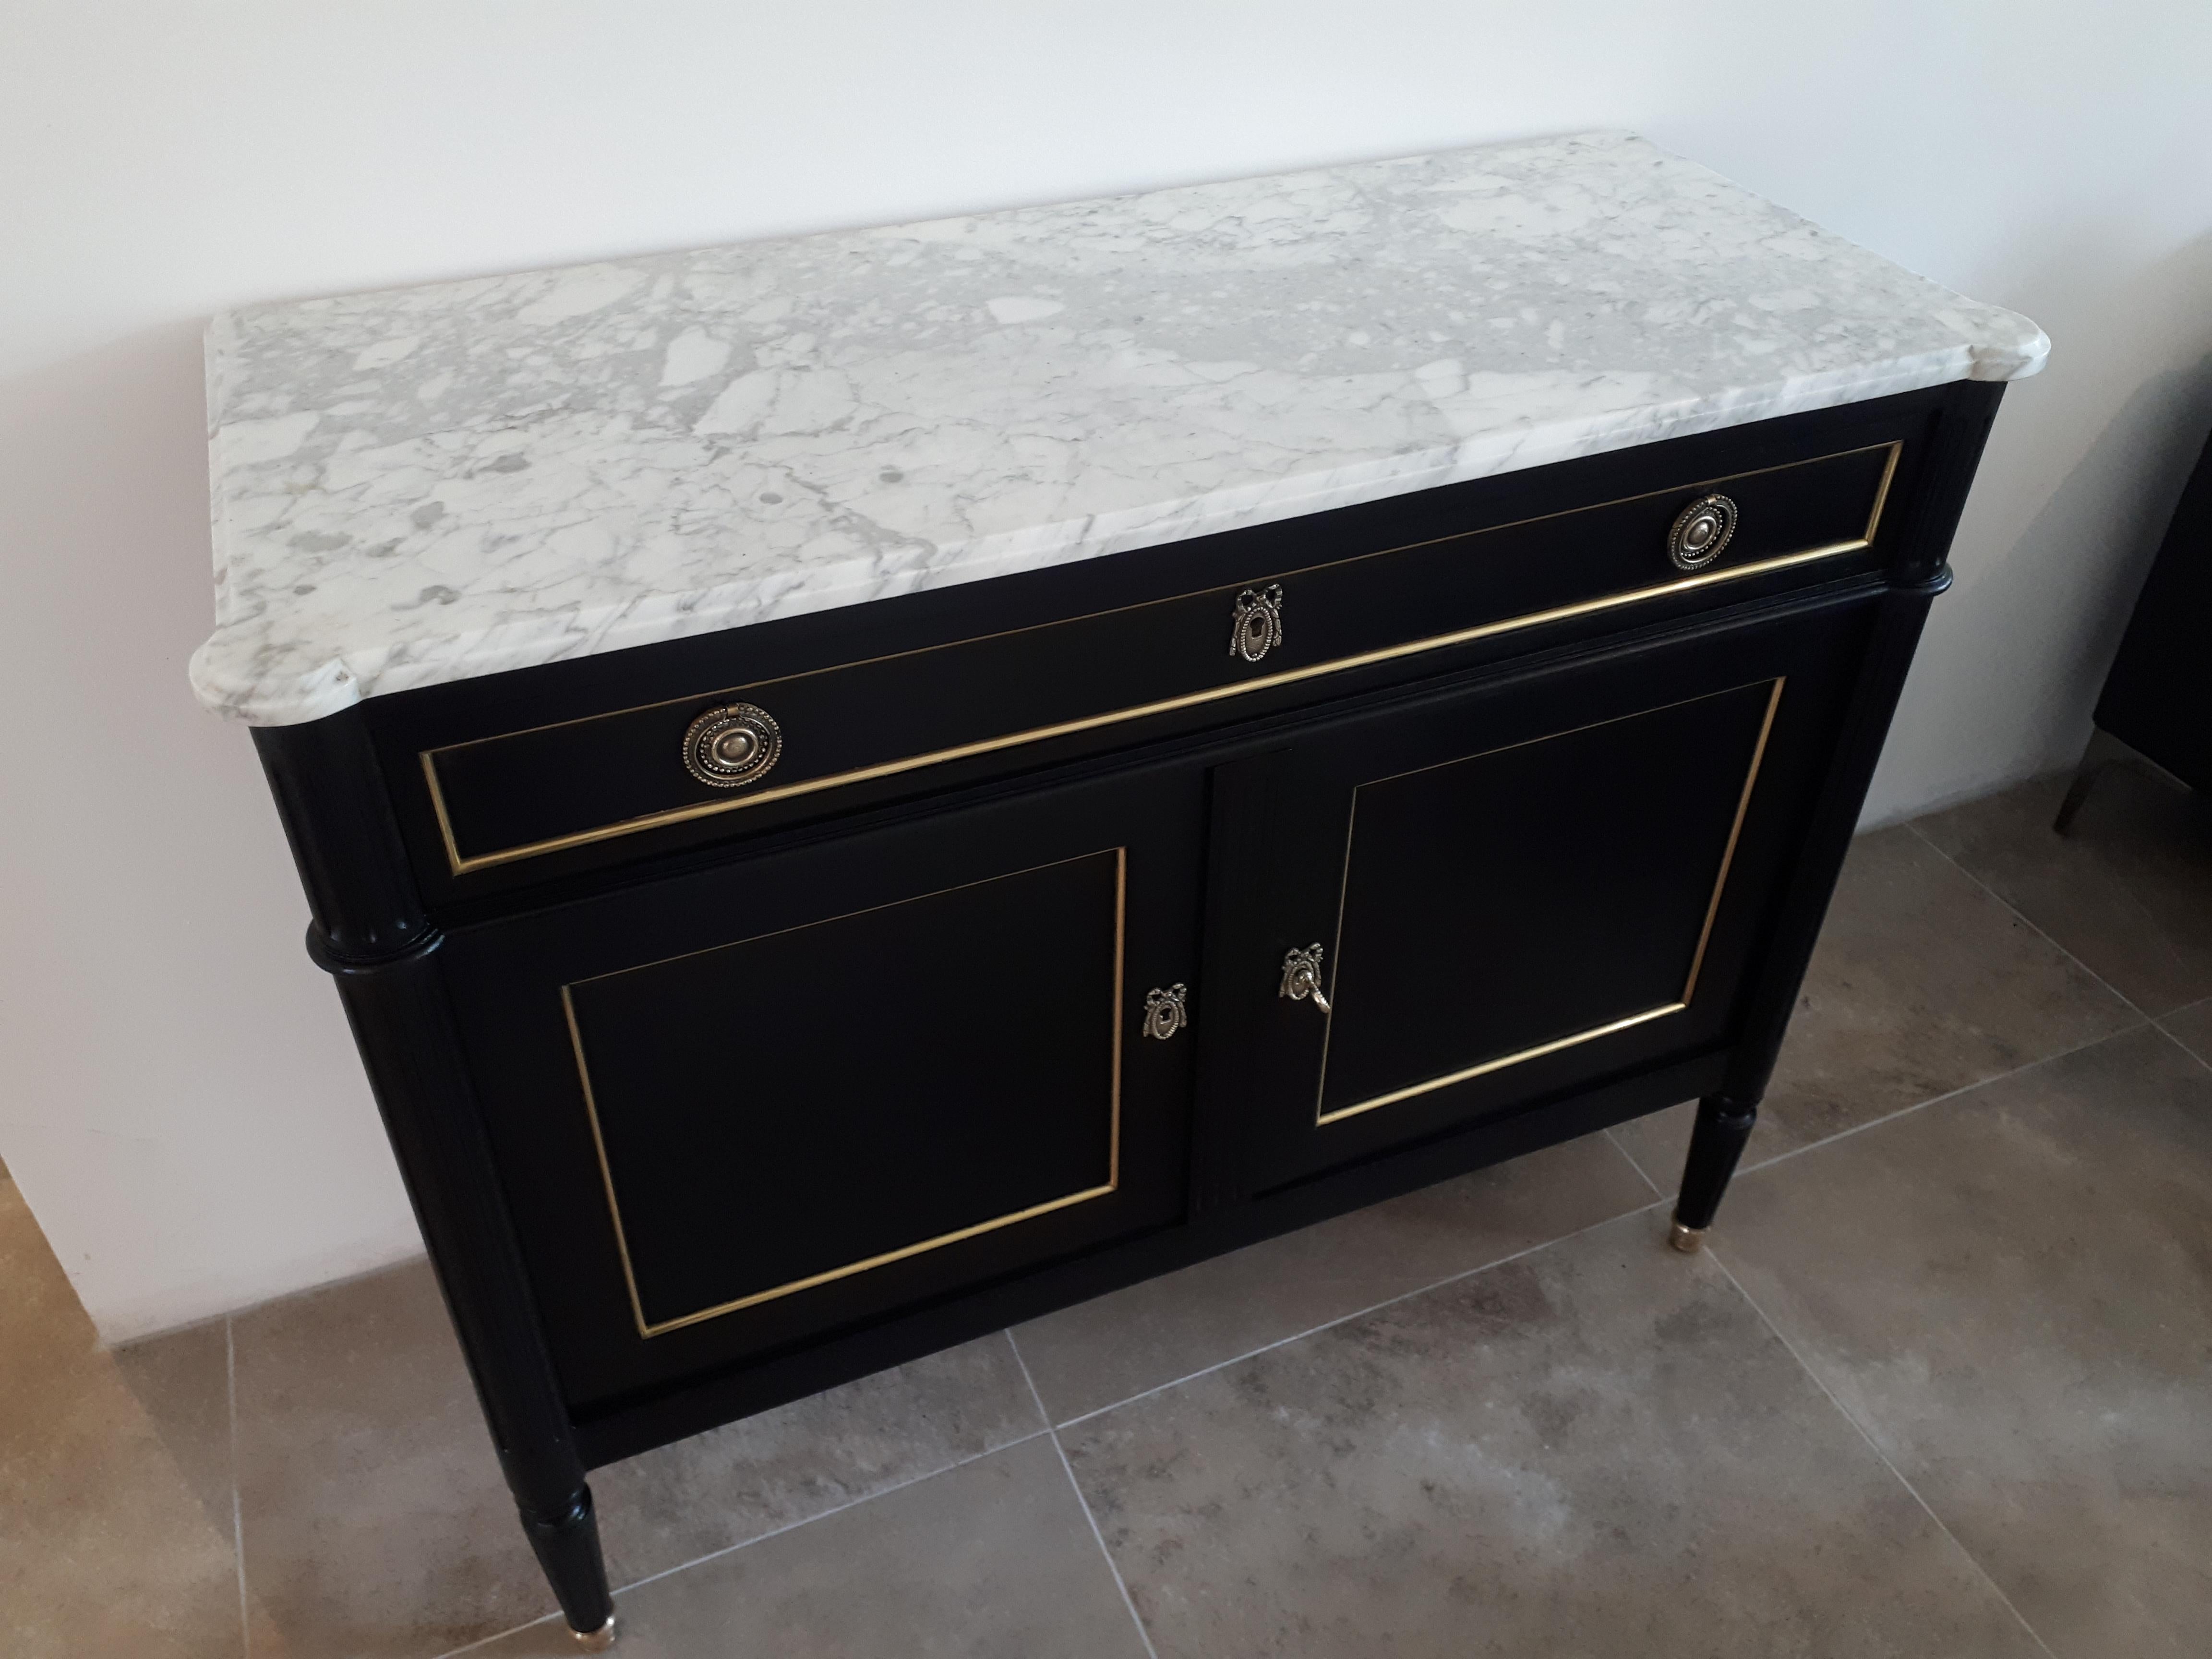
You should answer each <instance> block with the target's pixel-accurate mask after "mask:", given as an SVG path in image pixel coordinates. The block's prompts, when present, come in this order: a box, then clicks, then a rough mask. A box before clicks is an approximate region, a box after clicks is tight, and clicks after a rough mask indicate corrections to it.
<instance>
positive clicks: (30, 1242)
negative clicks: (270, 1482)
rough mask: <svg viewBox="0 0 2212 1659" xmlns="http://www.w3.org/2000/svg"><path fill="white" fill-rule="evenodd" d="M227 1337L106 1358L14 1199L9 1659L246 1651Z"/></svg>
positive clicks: (0, 1220) (145, 1658)
mask: <svg viewBox="0 0 2212 1659" xmlns="http://www.w3.org/2000/svg"><path fill="white" fill-rule="evenodd" d="M227 1367H228V1358H227V1355H226V1352H225V1349H224V1341H223V1330H222V1326H221V1325H220V1324H217V1325H210V1326H204V1327H202V1328H199V1329H197V1330H192V1331H186V1332H183V1333H180V1334H178V1335H175V1336H171V1337H166V1338H163V1339H161V1340H159V1341H156V1342H151V1343H146V1344H142V1345H141V1346H139V1347H138V1348H137V1349H135V1350H128V1351H125V1352H121V1353H107V1352H102V1351H101V1350H100V1346H99V1345H98V1340H97V1339H96V1338H95V1336H94V1333H93V1328H92V1322H91V1321H90V1320H89V1319H88V1318H87V1317H86V1316H85V1314H84V1310H82V1308H81V1307H80V1306H79V1305H78V1304H77V1300H76V1293H75V1292H74V1291H71V1290H70V1285H69V1281H68V1279H66V1278H64V1276H63V1273H62V1270H61V1267H60V1264H59V1263H58V1262H57V1261H55V1260H54V1257H53V1253H52V1250H50V1249H48V1248H47V1246H46V1239H45V1237H44V1236H43V1235H41V1234H40V1231H39V1229H38V1226H37V1224H36V1223H35V1222H34V1221H33V1219H32V1218H31V1213H30V1211H29V1209H28V1207H27V1206H26V1205H25V1204H24V1202H23V1200H22V1198H21V1194H19V1193H18V1192H17V1191H16V1189H15V1184H14V1183H13V1182H0V1651H4V1652H5V1653H6V1654H7V1655H8V1656H9V1659H48V1656H52V1659H63V1656H67V1659H105V1656H117V1659H123V1656H128V1659H163V1656H169V1655H174V1656H178V1659H210V1656H228V1655H235V1654H239V1653H240V1652H242V1651H243V1649H244V1635H243V1632H242V1629H241V1626H240V1613H239V1594H238V1559H237V1556H236V1554H235V1553H234V1549H233V1546H232V1540H233V1536H234V1530H233V1526H232V1517H231V1503H230V1472H229V1434H230V1424H229V1392H228V1390H229V1383H228V1372H227Z"/></svg>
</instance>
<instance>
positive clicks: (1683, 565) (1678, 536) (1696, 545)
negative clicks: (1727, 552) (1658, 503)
mask: <svg viewBox="0 0 2212 1659" xmlns="http://www.w3.org/2000/svg"><path fill="white" fill-rule="evenodd" d="M1733 535H1735V502H1734V501H1730V500H1729V498H1728V497H1727V496H1725V495H1700V496H1699V497H1698V499H1697V500H1695V501H1692V502H1691V503H1690V504H1689V505H1688V506H1687V507H1684V508H1683V509H1682V511H1681V514H1680V517H1678V518H1677V519H1676V520H1674V528H1673V529H1672V530H1669V531H1668V532H1667V556H1668V558H1669V559H1670V560H1672V561H1673V562H1674V568H1675V569H1677V570H1703V569H1704V568H1705V567H1706V566H1707V565H1709V564H1711V562H1713V561H1714V560H1715V559H1717V558H1718V557H1720V556H1721V553H1722V551H1723V550H1724V549H1725V548H1726V547H1727V546H1728V544H1729V537H1731V536H1733Z"/></svg>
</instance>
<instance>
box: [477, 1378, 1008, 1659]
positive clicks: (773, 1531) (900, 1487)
mask: <svg viewBox="0 0 2212 1659" xmlns="http://www.w3.org/2000/svg"><path fill="white" fill-rule="evenodd" d="M1018 1357H1019V1356H1017V1358H1018ZM1049 1432H1050V1431H1049V1430H1048V1429H1032V1430H1030V1432H1029V1433H1027V1434H1021V1435H1016V1436H1015V1437H1013V1438H1012V1440H1008V1441H1006V1442H1004V1443H1001V1444H999V1445H996V1446H987V1447H985V1448H984V1449H982V1450H981V1451H979V1452H970V1453H969V1455H967V1456H965V1457H960V1458H955V1459H954V1460H953V1461H952V1462H950V1463H946V1464H944V1465H942V1466H941V1467H939V1468H933V1469H925V1470H923V1471H922V1472H921V1474H915V1475H909V1476H908V1477H907V1478H906V1479H905V1480H896V1481H893V1482H892V1483H891V1484H890V1486H880V1487H878V1488H877V1489H876V1490H875V1491H874V1492H862V1493H861V1494H860V1496H859V1497H858V1498H847V1499H846V1500H845V1501H844V1502H843V1503H842V1504H832V1505H831V1506H830V1507H829V1508H828V1509H826V1510H819V1511H817V1513H815V1514H813V1515H804V1516H799V1519H798V1520H796V1521H787V1522H784V1523H783V1524H782V1525H781V1526H780V1527H771V1528H769V1530H768V1531H766V1532H763V1533H757V1534H754V1535H753V1536H752V1537H750V1538H740V1539H739V1540H738V1541H737V1542H736V1543H734V1544H725V1545H723V1546H722V1547H720V1549H714V1550H708V1552H707V1553H705V1554H704V1555H695V1556H693V1557H692V1558H691V1559H690V1560H688V1561H679V1562H678V1563H677V1564H676V1565H674V1566H672V1567H663V1568H661V1569H660V1570H659V1571H658V1572H648V1573H647V1574H646V1575H645V1576H644V1577H641V1578H633V1579H630V1580H629V1581H628V1582H627V1583H620V1584H617V1585H615V1586H613V1588H612V1589H611V1592H610V1593H611V1594H612V1595H629V1593H630V1591H632V1590H635V1589H644V1588H645V1587H646V1586H647V1584H657V1583H659V1582H660V1581H661V1580H662V1579H664V1578H673V1577H675V1576H676V1575H677V1574H678V1573H679V1572H689V1571H691V1569H692V1568H694V1567H703V1566H705V1565H707V1564H708V1562H710V1561H719V1560H720V1559H722V1558H723V1557H724V1556H726V1555H735V1554H736V1553H738V1551H739V1550H748V1549H750V1548H751V1547H753V1546H754V1545H756V1544H765V1543H767V1542H768V1541H769V1540H770V1539H771V1538H781V1537H782V1536H783V1535H784V1534H786V1533H787V1532H797V1531H798V1530H799V1528H801V1527H811V1526H812V1525H813V1524H814V1523H815V1522H817V1521H827V1520H828V1519H829V1517H830V1516H833V1515H842V1514H843V1513H844V1512H845V1511H846V1510H856V1509H858V1508H860V1505H861V1504H872V1503H873V1502H874V1501H875V1500H876V1499H877V1498H888V1497H890V1495H891V1494H892V1493H893V1492H904V1491H905V1490H906V1489H907V1488H908V1486H920V1485H921V1483H922V1482H923V1481H925V1480H936V1479H937V1477H938V1476H939V1475H940V1474H951V1473H952V1471H953V1470H955V1469H964V1468H967V1467H968V1466H969V1464H970V1463H980V1462H982V1461H983V1460H984V1459H985V1458H987V1457H996V1456H997V1455H999V1454H1000V1452H1003V1451H1012V1449H1014V1448H1015V1447H1017V1446H1026V1445H1027V1444H1029V1443H1030V1441H1032V1440H1037V1439H1041V1438H1042V1437H1044V1436H1045V1435H1046V1434H1048V1433H1049ZM559 1617H561V1614H560V1613H559V1612H558V1611H557V1610H556V1611H555V1612H552V1613H540V1614H539V1615H538V1617H537V1618H535V1619H531V1620H525V1621H524V1622H523V1623H521V1624H520V1625H510V1626H508V1627H507V1629H505V1630H498V1631H494V1632H492V1633H491V1634H490V1635H489V1636H479V1637H477V1638H476V1640H474V1641H473V1642H465V1643H464V1644H461V1645H460V1646H459V1647H457V1648H448V1649H447V1650H445V1651H444V1652H443V1653H441V1654H440V1655H438V1656H437V1659H459V1656H461V1655H462V1654H465V1653H474V1652H475V1651H476V1650H477V1649H479V1648H484V1647H489V1646H490V1645H491V1644H493V1643H494V1642H503V1641H505V1640H506V1639H507V1638H508V1637H510V1636H517V1635H520V1633H521V1632H524V1631H526V1630H535V1629H536V1628H537V1627H538V1626H540V1625H543V1624H546V1623H549V1622H550V1621H551V1620H556V1619H558V1618H559Z"/></svg>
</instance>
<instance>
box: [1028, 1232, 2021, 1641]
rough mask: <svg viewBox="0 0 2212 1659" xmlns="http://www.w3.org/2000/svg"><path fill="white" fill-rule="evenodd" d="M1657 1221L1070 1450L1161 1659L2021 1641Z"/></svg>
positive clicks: (1205, 1386) (1119, 1415) (1868, 1453)
mask: <svg viewBox="0 0 2212 1659" xmlns="http://www.w3.org/2000/svg"><path fill="white" fill-rule="evenodd" d="M1662 1227H1663V1223H1662V1220H1661V1219H1660V1218H1659V1217H1658V1216H1657V1215H1656V1214H1653V1213H1649V1212H1647V1213H1644V1214H1640V1215H1635V1216H1631V1217H1627V1218H1623V1219H1621V1220H1620V1221H1617V1222H1614V1223H1612V1224H1611V1225H1607V1226H1604V1227H1601V1228H1598V1229H1596V1230H1594V1231H1590V1232H1588V1233H1584V1234H1582V1235H1580V1236H1579V1237H1575V1238H1572V1239H1569V1240H1566V1241H1565V1242H1563V1243H1559V1244H1555V1245H1553V1246H1551V1247H1549V1248H1547V1249H1543V1250H1541V1251H1538V1252H1535V1253H1534V1254H1532V1255H1527V1256H1523V1257H1522V1258H1520V1259H1518V1260H1516V1261H1511V1262H1507V1263H1505V1264H1503V1265H1501V1266H1499V1267H1492V1268H1491V1269H1489V1270H1487V1271H1486V1272H1484V1273H1477V1274H1474V1275H1473V1276H1471V1277H1469V1278H1467V1279H1460V1280H1457V1281H1455V1282H1454V1283H1452V1284H1450V1285H1444V1286H1442V1287H1439V1288H1438V1289H1436V1290H1433V1291H1427V1292H1425V1293H1424V1294H1422V1295H1420V1296H1417V1297H1410V1298H1408V1299H1407V1300H1406V1301H1403V1302H1400V1303H1396V1304H1393V1305H1392V1306H1390V1307H1389V1308H1388V1309H1385V1310H1381V1311H1379V1312H1377V1313H1375V1314H1372V1315H1369V1316H1363V1317H1361V1318H1359V1319H1356V1320H1352V1321H1349V1322H1346V1323H1344V1324H1341V1325H1337V1326H1334V1327H1332V1328H1329V1329H1328V1330H1326V1331H1323V1332H1320V1333H1317V1334H1315V1335H1312V1336H1310V1337H1306V1338H1304V1339H1302V1340H1299V1341H1297V1342H1295V1343H1291V1344H1287V1345H1285V1346H1282V1347H1279V1348H1275V1349H1271V1350H1269V1351H1268V1352H1266V1353H1263V1354H1259V1355H1255V1356H1254V1357H1253V1358H1249V1359H1245V1360H1242V1361H1240V1362H1238V1363H1237V1364H1234V1365H1231V1366H1229V1367H1227V1368H1225V1370H1219V1371H1215V1372H1212V1373H1210V1374H1209V1375H1207V1376H1204V1377H1201V1378H1198V1379H1195V1380H1194V1381H1193V1382H1190V1383H1185V1384H1182V1385H1181V1386H1179V1387H1177V1388H1174V1389H1167V1390H1164V1391H1163V1392H1162V1393H1159V1394H1157V1395H1150V1396H1147V1397H1146V1398H1145V1399H1143V1400H1139V1401H1133V1402H1132V1403H1130V1404H1128V1405H1125V1406H1122V1407H1118V1408H1116V1409H1115V1410H1114V1411H1111V1412H1108V1413H1104V1414H1103V1415H1102V1416H1099V1417H1096V1418H1092V1419H1089V1420H1088V1421H1086V1422H1085V1423H1082V1424H1080V1425H1076V1426H1075V1427H1074V1428H1073V1429H1070V1430H1067V1431H1063V1433H1064V1437H1065V1439H1066V1443H1067V1448H1068V1452H1069V1455H1070V1457H1071V1458H1072V1459H1073V1464H1074V1468H1075V1471H1076V1474H1077V1477H1078V1479H1079V1481H1080V1482H1081V1484H1082V1486H1083V1490H1084V1492H1085V1494H1086V1496H1087V1497H1088V1498H1090V1501H1091V1507H1092V1509H1093V1510H1094V1512H1095V1513H1097V1516H1098V1517H1099V1521H1100V1523H1101V1525H1102V1527H1103V1530H1104V1533H1105V1536H1106V1539H1107V1541H1108V1544H1109V1547H1111V1548H1112V1550H1113V1552H1114V1555H1115V1559H1116V1561H1117V1562H1118V1563H1119V1564H1120V1565H1121V1571H1122V1573H1123V1576H1124V1577H1126V1578H1127V1582H1128V1584H1129V1588H1130V1591H1131V1593H1132V1595H1133V1596H1134V1598H1135V1600H1136V1601H1137V1604H1138V1607H1139V1611H1140V1612H1141V1613H1143V1615H1144V1617H1145V1619H1146V1625H1147V1627H1148V1628H1149V1629H1150V1630H1151V1632H1152V1638H1153V1640H1154V1643H1155V1644H1156V1646H1157V1647H1158V1650H1159V1653H1160V1656H1161V1659H1200V1656H1203V1659H1242V1656H1260V1655H1266V1656H1269V1659H1295V1656H1314V1659H1322V1656H1328V1659H1339V1656H1345V1655H1355V1654H1356V1655H1358V1656H1361V1659H1413V1656H1421V1659H1429V1656H1443V1655H1447V1654H1449V1655H1451V1656H1454V1659H1474V1656H1508V1655H1511V1656H1522V1655H1528V1654H1547V1655H1553V1654H1557V1655H1600V1654H1616V1653H1641V1654H1653V1655H1669V1656H1675V1655H1682V1656H1686V1655H1696V1656H1699V1659H1724V1656H1737V1655H1742V1656H1761V1659H1764V1656H1767V1655H1773V1654H1802V1655H1820V1656H1823V1659H1865V1656H1875V1655H1882V1656H1890V1655H1894V1656H1899V1659H1904V1656H1912V1659H1923V1656H1927V1655H1931V1654H1943V1655H1946V1656H1967V1655H1972V1656H2005V1659H2027V1656H2030V1655H2032V1654H2033V1653H2034V1652H2035V1651H2036V1650H2035V1649H2034V1646H2033V1643H2032V1641H2031V1639H2030V1638H2028V1637H2027V1634H2026V1633H2025V1632H2023V1631H2022V1630H2021V1627H2020V1626H2019V1624H2018V1622H2017V1620H2015V1619H2014V1617H2013V1616H2012V1614H2011V1613H2009V1612H2008V1610H2007V1609H2006V1608H2005V1607H2004V1606H2003V1604H2002V1601H2001V1600H2000V1599H1999V1598H1998V1596H1997V1595H1996V1593H1995V1592H1994V1591H1993V1590H1992V1589H1990V1587H1989V1585H1988V1583H1987V1582H1986V1580H1984V1578H1982V1577H1980V1575H1979V1574H1978V1572H1977V1571H1975V1569H1974V1568H1973V1566H1972V1563H1971V1562H1969V1561H1968V1560H1967V1559H1966V1558H1965V1557H1964V1556H1963V1555H1962V1554H1961V1553H1960V1551H1959V1550H1958V1548H1957V1547H1956V1546H1955V1545H1954V1544H1953V1543H1952V1542H1951V1541H1949V1540H1948V1539H1947V1538H1945V1537H1944V1536H1943V1534H1942V1531H1941V1530H1940V1529H1939V1528H1937V1527H1936V1524H1935V1523H1934V1522H1932V1521H1930V1520H1929V1517H1928V1516H1927V1514H1926V1512H1925V1511H1924V1510H1922V1509H1921V1508H1920V1506H1919V1505H1918V1504H1917V1503H1916V1502H1915V1501H1914V1500H1913V1498H1911V1494H1910V1493H1909V1492H1906V1491H1905V1488H1904V1487H1903V1486H1901V1485H1900V1484H1899V1482H1898V1480H1896V1478H1895V1477H1894V1476H1893V1474H1891V1473H1890V1472H1889V1470H1888V1469H1887V1468H1885V1467H1884V1465H1883V1464H1882V1462H1881V1460H1880V1459H1879V1458H1878V1457H1877V1456H1876V1455H1875V1454H1874V1452H1873V1450H1872V1449H1870V1448H1869V1446H1868V1445H1867V1443H1866V1442H1865V1440H1864V1439H1863V1437H1861V1436H1860V1435H1859V1434H1858V1432H1857V1431H1856V1430H1855V1429H1853V1428H1852V1427H1851V1426H1850V1424H1849V1423H1848V1422H1847V1421H1846V1420H1845V1419H1844V1418H1843V1416H1842V1415H1841V1413H1838V1411H1837V1410H1836V1409H1835V1407H1834V1406H1833V1404H1832V1402H1830V1401H1828V1399H1827V1398H1826V1396H1825V1395H1823V1394H1822V1393H1821V1392H1820V1389H1818V1388H1817V1387H1816V1386H1815V1385H1814V1383H1813V1381H1812V1380H1811V1378H1809V1377H1808V1376H1807V1375H1806V1374H1805V1372H1804V1370H1803V1369H1802V1367H1801V1366H1800V1365H1799V1364H1797V1363H1796V1360H1795V1359H1793V1358H1791V1357H1790V1354H1789V1352H1788V1351H1787V1350H1786V1349H1785V1348H1784V1346H1783V1345H1782V1344H1781V1343H1780V1342H1779V1341H1778V1340H1776V1339H1775V1337H1774V1336H1773V1334H1772V1333H1771V1331H1770V1330H1768V1328H1766V1326H1765V1323H1764V1322H1762V1321H1761V1320H1760V1319H1759V1317H1758V1316H1757V1314H1756V1313H1755V1312H1754V1311H1753V1310H1752V1309H1751V1308H1750V1306H1749V1305H1748V1304H1747V1303H1746V1302H1745V1301H1744V1299H1743V1297H1741V1295H1740V1294H1738V1293H1737V1292H1736V1291H1735V1289H1734V1287H1733V1286H1731V1285H1729V1282H1728V1281H1727V1279H1725V1277H1724V1276H1723V1274H1722V1273H1720V1272H1719V1270H1718V1269H1717V1267H1715V1265H1714V1264H1713V1263H1712V1262H1711V1261H1707V1260H1704V1259H1701V1258H1687V1257H1682V1256H1679V1255H1674V1254H1673V1253H1672V1252H1670V1251H1668V1250H1667V1249H1665V1248H1664V1246H1663V1244H1662V1242H1661V1240H1662Z"/></svg>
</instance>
